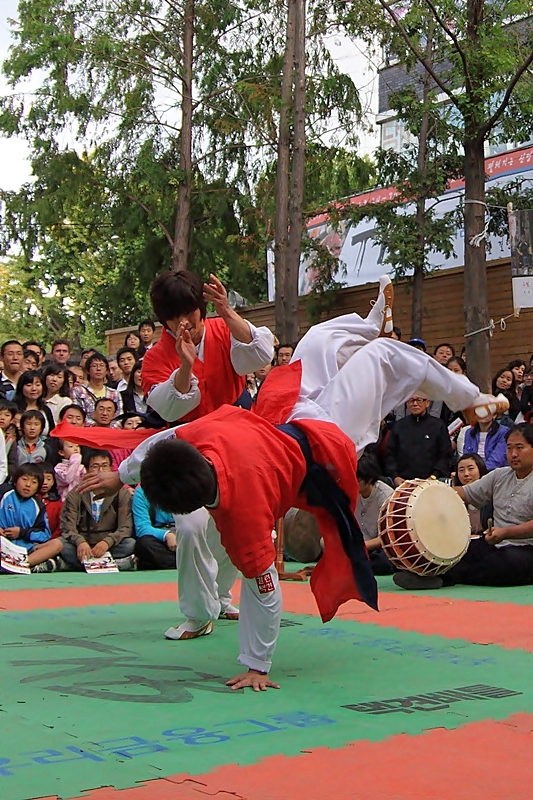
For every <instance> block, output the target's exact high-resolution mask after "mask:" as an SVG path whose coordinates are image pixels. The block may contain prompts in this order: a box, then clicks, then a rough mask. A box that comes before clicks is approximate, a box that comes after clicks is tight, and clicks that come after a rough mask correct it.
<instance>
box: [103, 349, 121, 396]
mask: <svg viewBox="0 0 533 800" xmlns="http://www.w3.org/2000/svg"><path fill="white" fill-rule="evenodd" d="M107 373H108V379H107V385H108V386H111V388H112V389H116V388H117V386H118V385H119V383H120V381H121V380H122V378H123V375H122V370H121V369H120V367H119V365H118V363H117V359H116V358H115V357H114V356H109V358H108V359H107Z"/></svg>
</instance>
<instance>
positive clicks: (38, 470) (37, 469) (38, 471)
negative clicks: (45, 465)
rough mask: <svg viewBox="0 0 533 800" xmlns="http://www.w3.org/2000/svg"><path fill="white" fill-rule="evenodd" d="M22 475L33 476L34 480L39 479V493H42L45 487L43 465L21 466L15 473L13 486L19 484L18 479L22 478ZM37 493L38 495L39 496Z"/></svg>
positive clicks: (27, 464) (26, 464) (28, 464)
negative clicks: (43, 486)
mask: <svg viewBox="0 0 533 800" xmlns="http://www.w3.org/2000/svg"><path fill="white" fill-rule="evenodd" d="M22 475H33V477H34V478H37V480H38V481H39V484H38V486H37V492H40V491H41V488H42V485H43V470H42V467H41V464H30V463H28V462H26V463H25V464H20V466H18V467H17V468H16V469H15V470H14V471H13V477H12V479H11V480H12V483H13V486H15V484H16V483H17V481H18V479H19V478H21V477H22ZM37 492H36V494H37Z"/></svg>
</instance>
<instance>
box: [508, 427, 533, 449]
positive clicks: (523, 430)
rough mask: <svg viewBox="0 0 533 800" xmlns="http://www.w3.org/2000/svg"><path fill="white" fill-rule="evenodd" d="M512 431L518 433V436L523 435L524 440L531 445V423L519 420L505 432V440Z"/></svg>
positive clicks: (532, 445) (532, 436) (532, 438)
mask: <svg viewBox="0 0 533 800" xmlns="http://www.w3.org/2000/svg"><path fill="white" fill-rule="evenodd" d="M512 433H518V434H520V436H523V437H524V439H525V440H526V442H527V443H528V444H530V445H531V447H533V423H531V422H519V423H518V425H513V427H512V428H509V430H508V431H507V433H506V434H505V441H507V440H508V439H509V436H510V435H511V434H512Z"/></svg>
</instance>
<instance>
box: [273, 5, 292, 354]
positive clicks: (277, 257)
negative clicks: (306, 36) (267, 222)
mask: <svg viewBox="0 0 533 800" xmlns="http://www.w3.org/2000/svg"><path fill="white" fill-rule="evenodd" d="M295 11H296V2H295V0H289V4H288V7H287V33H286V42H285V54H284V58H283V78H282V84H281V106H280V112H279V138H278V163H277V168H276V210H275V217H274V228H275V230H274V240H275V241H274V275H275V281H276V290H275V296H274V313H275V321H276V335H277V337H278V339H279V340H280V342H289V341H291V340H290V339H289V338H288V337H287V336H286V329H285V321H286V303H285V298H286V296H287V291H288V287H287V249H288V244H289V165H290V127H289V115H290V112H291V109H292V74H293V68H294V44H295V43H294V34H295ZM296 291H298V289H296Z"/></svg>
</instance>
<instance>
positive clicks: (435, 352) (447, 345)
mask: <svg viewBox="0 0 533 800" xmlns="http://www.w3.org/2000/svg"><path fill="white" fill-rule="evenodd" d="M439 347H449V348H450V350H451V351H452V356H454V355H455V347H454V346H453V344H450V343H449V342H440V343H439V344H438V345H437V346H436V347H435V349H434V350H433V355H436V354H437V350H438V349H439Z"/></svg>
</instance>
